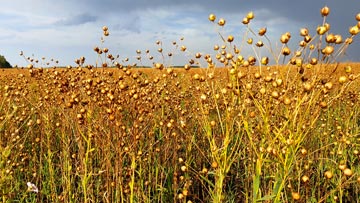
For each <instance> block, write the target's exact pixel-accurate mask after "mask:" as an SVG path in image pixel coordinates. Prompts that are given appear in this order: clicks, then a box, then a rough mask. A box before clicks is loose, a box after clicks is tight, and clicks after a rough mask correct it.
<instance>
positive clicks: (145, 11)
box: [0, 0, 360, 66]
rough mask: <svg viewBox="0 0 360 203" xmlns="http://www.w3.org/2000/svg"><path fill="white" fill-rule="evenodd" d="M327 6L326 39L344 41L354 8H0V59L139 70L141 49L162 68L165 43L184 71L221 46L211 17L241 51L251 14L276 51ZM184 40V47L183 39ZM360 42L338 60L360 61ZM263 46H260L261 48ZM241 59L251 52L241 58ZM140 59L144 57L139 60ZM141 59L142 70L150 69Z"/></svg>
mask: <svg viewBox="0 0 360 203" xmlns="http://www.w3.org/2000/svg"><path fill="white" fill-rule="evenodd" d="M324 5H327V6H328V7H330V9H331V13H330V16H329V17H328V22H329V23H330V24H331V30H330V32H332V33H335V34H342V35H343V37H344V38H345V37H347V36H348V35H349V34H348V28H349V27H350V26H353V25H355V24H356V20H355V15H356V14H357V13H359V12H360V3H359V2H358V0H341V1H340V0H335V1H334V0H315V1H314V0H303V1H288V0H273V1H261V0H249V1H244V0H197V1H194V0H183V1H180V0H179V1H175V0H168V1H165V0H151V1H150V0H131V1H130V0H127V1H126V0H101V1H99V0H76V1H73V0H61V1H55V0H31V1H29V0H11V1H2V2H1V12H0V54H1V55H5V57H6V58H7V60H8V61H9V62H10V63H11V64H12V65H19V66H25V65H26V64H27V63H26V61H25V60H24V59H23V58H22V57H20V56H19V53H20V51H24V53H25V55H27V56H32V55H34V58H36V59H41V58H42V57H45V58H46V61H49V60H50V59H51V58H53V59H56V60H59V62H60V65H75V63H74V60H75V59H76V58H79V57H81V56H85V57H86V63H91V64H94V63H95V61H96V59H97V55H96V53H95V52H94V51H93V48H94V47H95V46H99V47H107V48H109V49H110V52H111V53H112V54H113V55H117V54H119V55H120V59H124V58H126V57H128V58H129V59H130V63H136V62H137V63H138V64H140V63H139V62H138V61H137V60H136V59H135V57H136V50H137V49H139V50H141V51H142V53H144V52H145V50H146V49H149V50H150V54H151V55H152V56H154V60H155V61H161V57H160V55H159V53H158V52H157V51H156V50H157V49H158V47H159V46H158V45H156V43H155V42H156V41H157V40H161V41H162V42H163V49H164V54H167V53H168V52H173V54H174V57H173V59H172V61H168V60H167V59H166V60H167V61H166V63H168V64H170V65H184V64H185V63H186V62H187V61H188V60H189V59H190V58H191V54H192V53H196V52H201V53H209V54H213V53H214V51H213V50H212V47H213V46H214V45H215V44H220V45H221V41H220V38H219V36H218V35H217V31H218V30H219V29H217V26H215V25H214V24H212V23H210V22H209V21H208V15H209V14H210V13H214V14H215V15H216V16H217V17H218V18H220V17H221V18H224V19H225V20H226V26H225V27H224V28H222V29H220V31H221V32H222V33H223V34H224V36H227V35H228V34H233V35H234V37H235V43H238V44H241V36H243V33H244V32H245V27H244V26H243V25H242V23H241V21H242V19H243V18H244V17H245V16H246V14H247V13H248V12H249V11H253V12H254V13H255V19H254V21H252V22H251V26H252V28H253V29H254V30H255V31H257V30H258V29H259V28H261V27H267V30H268V32H267V35H268V36H269V37H270V38H271V39H272V41H273V47H277V46H280V45H279V37H280V35H281V34H282V33H284V32H286V31H289V32H291V33H292V38H291V42H292V43H293V44H298V42H299V41H300V40H301V38H300V37H299V34H298V33H299V29H300V28H302V27H308V28H309V29H310V33H311V34H315V28H316V27H317V25H319V24H321V23H322V18H321V16H320V13H319V10H320V9H321V8H322V7H323V6H324ZM104 25H106V26H108V27H109V31H110V36H109V37H107V38H106V40H105V43H104V44H101V42H100V38H101V36H102V30H101V28H102V26H104ZM181 37H184V40H183V41H180V38H181ZM359 37H360V36H357V37H356V38H355V40H354V43H353V44H352V45H351V47H350V49H349V50H348V52H347V56H345V58H343V60H346V61H359V60H360V43H359V42H360V40H359ZM173 41H176V42H177V44H178V45H180V46H181V45H185V46H186V47H187V50H188V52H187V53H183V52H179V51H176V50H175V46H173V45H172V42H173ZM264 42H265V41H264ZM243 53H244V55H246V54H251V50H246V48H244V50H243ZM143 57H144V56H143ZM150 63H151V62H149V60H147V59H144V60H143V64H145V65H147V64H150Z"/></svg>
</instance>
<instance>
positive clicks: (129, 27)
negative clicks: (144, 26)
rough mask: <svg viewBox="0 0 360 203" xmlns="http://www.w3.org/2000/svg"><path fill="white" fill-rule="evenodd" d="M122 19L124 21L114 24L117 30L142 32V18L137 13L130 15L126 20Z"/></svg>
mask: <svg viewBox="0 0 360 203" xmlns="http://www.w3.org/2000/svg"><path fill="white" fill-rule="evenodd" d="M121 21H122V22H120V23H118V24H115V25H114V27H113V28H114V29H115V30H120V31H129V32H135V33H138V34H140V33H141V19H140V17H139V16H137V15H135V16H134V17H128V18H127V19H126V20H121Z"/></svg>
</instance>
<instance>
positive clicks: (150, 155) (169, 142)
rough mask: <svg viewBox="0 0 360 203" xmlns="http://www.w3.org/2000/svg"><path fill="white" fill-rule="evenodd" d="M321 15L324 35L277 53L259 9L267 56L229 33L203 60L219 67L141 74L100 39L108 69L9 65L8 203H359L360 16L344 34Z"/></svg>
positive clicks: (3, 162)
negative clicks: (246, 49)
mask: <svg viewBox="0 0 360 203" xmlns="http://www.w3.org/2000/svg"><path fill="white" fill-rule="evenodd" d="M321 14H322V16H323V18H324V21H323V24H322V25H321V26H319V28H318V30H317V31H316V34H315V35H314V36H310V34H309V31H308V30H307V29H306V28H303V29H301V33H300V34H301V37H302V38H303V40H302V41H301V42H300V46H299V49H298V50H296V51H291V50H290V48H289V47H288V46H287V43H288V41H289V40H290V37H291V34H290V33H285V34H284V35H282V36H281V39H280V41H281V42H282V43H283V47H282V49H281V53H279V54H278V55H277V54H276V53H274V52H271V51H272V50H271V48H270V47H267V45H268V44H267V43H265V42H263V41H262V40H266V39H267V37H266V29H264V28H263V29H260V31H259V33H255V32H254V31H253V30H252V29H251V27H250V26H249V22H250V21H251V20H252V19H253V18H254V14H253V13H251V12H250V13H249V14H248V15H247V17H245V18H244V22H243V23H244V24H245V26H247V28H248V29H247V33H246V35H245V36H247V37H249V36H252V37H254V39H253V38H250V37H249V38H248V40H247V42H245V43H246V44H248V45H249V46H252V47H254V52H255V53H254V56H249V57H247V58H245V57H244V56H242V55H241V52H240V50H237V48H236V47H235V48H234V47H233V46H232V44H231V43H232V41H233V36H231V35H230V36H228V37H227V38H223V39H224V45H223V46H215V48H214V49H215V52H216V53H215V55H214V56H213V55H211V54H200V53H196V54H195V55H194V59H193V60H192V61H191V60H190V62H194V63H196V61H197V60H204V61H205V62H206V64H207V68H198V69H191V68H190V65H191V63H190V64H187V65H185V66H184V68H182V69H180V68H172V67H168V66H165V65H164V64H162V63H154V68H153V69H135V68H132V67H131V66H125V65H121V64H120V63H119V62H118V61H116V57H112V55H111V54H109V53H108V50H107V49H106V48H99V47H96V48H95V49H94V50H95V51H96V52H97V53H98V54H99V58H100V59H101V60H99V61H101V64H102V68H95V67H93V66H91V65H85V64H84V62H85V59H84V58H80V59H78V60H76V62H77V64H78V66H77V67H70V66H69V67H68V68H46V69H43V68H35V67H34V66H35V65H36V64H33V63H31V62H32V61H29V62H30V63H31V64H30V65H29V66H28V67H27V69H14V70H3V71H2V72H1V79H0V152H1V153H0V200H1V202H188V203H190V202H293V201H298V202H357V201H359V200H358V198H359V197H360V167H359V166H358V165H359V158H360V154H359V150H360V103H359V99H360V97H359V81H358V79H357V78H358V77H359V72H360V67H359V64H355V63H341V64H338V63H336V59H337V57H339V56H341V55H342V53H343V52H344V51H345V50H346V48H347V46H349V45H350V44H351V42H352V40H353V38H354V37H355V35H356V34H357V33H358V32H359V26H358V25H359V24H357V25H355V26H354V27H351V28H350V30H349V32H350V34H349V37H347V38H346V39H344V40H343V38H342V37H341V36H339V35H334V34H331V33H329V24H327V22H326V16H327V15H328V14H329V10H328V8H327V7H325V8H323V9H322V10H321ZM356 18H357V20H359V21H360V15H358V16H357V17H356ZM209 19H210V20H211V21H212V22H214V21H215V19H216V17H215V16H214V15H210V16H209ZM224 24H225V20H223V19H220V20H219V22H218V25H217V26H224ZM356 29H357V30H356ZM103 31H104V38H105V37H106V36H107V35H109V33H108V29H107V28H106V27H104V28H103ZM220 36H222V35H221V33H220ZM253 40H256V41H257V43H256V44H255V43H254V44H253V43H252V41H253ZM266 44H267V45H266ZM266 48H269V50H270V53H272V55H273V56H274V57H273V58H274V59H273V60H274V61H275V62H276V64H275V65H272V66H268V65H267V64H268V62H269V60H270V59H269V58H268V57H263V58H259V56H260V54H259V53H260V52H261V50H262V49H266ZM185 50H186V47H180V51H185ZM160 51H162V50H160ZM138 52H139V53H138V54H139V56H140V54H141V51H138ZM292 52H293V54H291V53H292ZM22 54H23V53H22ZM215 60H216V61H218V62H219V63H220V64H221V66H224V67H225V68H215V66H216V65H215ZM281 60H283V61H285V62H286V63H285V64H282V65H280V62H281ZM279 61H280V62H279ZM108 66H114V67H115V68H111V69H110V68H106V67H108Z"/></svg>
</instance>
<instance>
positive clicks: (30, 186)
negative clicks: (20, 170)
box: [26, 182, 39, 193]
mask: <svg viewBox="0 0 360 203" xmlns="http://www.w3.org/2000/svg"><path fill="white" fill-rule="evenodd" d="M26 184H27V186H28V191H29V192H36V193H38V192H39V189H38V188H37V187H36V185H35V184H34V183H31V182H27V183H26Z"/></svg>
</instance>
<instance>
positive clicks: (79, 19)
mask: <svg viewBox="0 0 360 203" xmlns="http://www.w3.org/2000/svg"><path fill="white" fill-rule="evenodd" d="M97 19H98V17H97V16H93V15H90V14H88V13H83V14H80V15H76V16H71V17H68V18H65V19H61V20H59V21H57V22H56V23H55V25H65V26H73V25H82V24H85V23H90V22H95V21H97Z"/></svg>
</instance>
